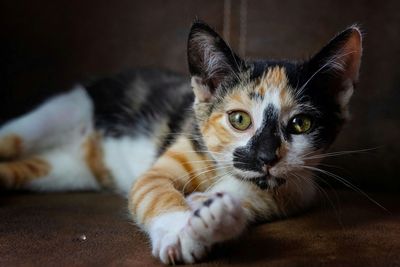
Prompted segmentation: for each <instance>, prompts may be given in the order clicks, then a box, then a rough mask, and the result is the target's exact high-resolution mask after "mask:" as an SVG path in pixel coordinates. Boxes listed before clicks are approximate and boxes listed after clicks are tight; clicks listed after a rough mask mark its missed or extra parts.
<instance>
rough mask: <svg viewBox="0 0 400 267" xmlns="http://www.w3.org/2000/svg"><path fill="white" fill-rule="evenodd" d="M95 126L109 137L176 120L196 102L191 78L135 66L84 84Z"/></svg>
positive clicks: (146, 130) (149, 130)
mask: <svg viewBox="0 0 400 267" xmlns="http://www.w3.org/2000/svg"><path fill="white" fill-rule="evenodd" d="M85 88H86V90H87V92H88V94H89V96H90V98H91V99H92V101H93V105H94V120H95V127H96V128H97V129H99V130H100V131H102V132H103V133H104V134H105V135H108V136H123V135H130V136H133V135H136V134H138V133H140V134H142V133H146V134H151V135H152V134H153V133H154V131H155V130H156V129H155V127H157V126H159V125H160V123H167V124H168V123H170V124H171V122H172V121H174V123H175V124H176V123H177V119H179V118H178V117H179V114H182V113H185V112H186V111H187V109H188V108H190V107H191V104H192V102H193V98H194V97H193V93H192V90H191V88H190V84H189V80H188V79H187V78H185V77H184V76H181V75H179V74H177V73H174V72H171V71H166V70H160V69H135V70H129V71H125V72H122V73H120V74H117V75H114V76H110V77H106V78H102V79H97V80H95V81H94V82H90V83H88V84H86V85H85Z"/></svg>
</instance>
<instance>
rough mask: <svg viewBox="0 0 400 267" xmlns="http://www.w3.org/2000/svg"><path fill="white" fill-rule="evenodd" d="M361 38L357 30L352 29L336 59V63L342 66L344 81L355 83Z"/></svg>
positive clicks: (359, 60)
mask: <svg viewBox="0 0 400 267" xmlns="http://www.w3.org/2000/svg"><path fill="white" fill-rule="evenodd" d="M361 54H362V38H361V32H360V31H359V30H358V29H357V28H352V32H351V35H350V36H349V38H348V39H347V40H346V41H345V43H344V45H343V47H342V49H340V52H339V53H338V55H336V57H337V58H338V61H339V62H338V63H339V64H340V65H342V66H343V75H344V78H345V80H351V81H352V82H355V81H357V79H358V72H359V69H360V64H361Z"/></svg>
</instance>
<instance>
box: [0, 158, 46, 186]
mask: <svg viewBox="0 0 400 267" xmlns="http://www.w3.org/2000/svg"><path fill="white" fill-rule="evenodd" d="M50 169H51V168H50V165H49V164H48V163H47V162H46V161H44V160H43V159H40V158H37V157H33V158H28V159H22V160H18V161H11V162H3V163H0V182H1V183H2V184H4V185H5V186H7V187H11V188H19V187H21V186H22V185H24V184H26V183H27V182H29V181H32V180H33V179H35V178H40V177H43V176H46V175H47V174H48V173H49V172H50Z"/></svg>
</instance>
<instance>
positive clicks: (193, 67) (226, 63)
mask: <svg viewBox="0 0 400 267" xmlns="http://www.w3.org/2000/svg"><path fill="white" fill-rule="evenodd" d="M187 53H188V63H189V71H190V74H191V76H192V86H193V90H194V93H195V95H196V99H197V101H200V102H208V101H209V100H210V99H211V98H212V96H213V95H214V93H215V91H216V90H217V88H218V87H219V86H220V85H221V84H222V83H223V82H224V81H227V80H228V79H232V78H234V77H237V73H238V72H239V71H240V69H241V68H242V67H243V65H244V64H243V61H242V60H241V59H240V58H239V57H238V56H237V55H236V54H235V53H234V52H233V51H232V50H231V49H230V48H229V46H228V45H227V44H226V43H225V41H224V40H223V39H222V38H221V37H220V36H219V35H218V34H217V33H216V32H215V31H214V30H213V29H211V28H210V27H209V26H208V25H207V24H205V23H202V22H195V23H194V24H193V25H192V28H191V30H190V33H189V39H188V48H187Z"/></svg>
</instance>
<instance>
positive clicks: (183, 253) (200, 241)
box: [148, 193, 247, 264]
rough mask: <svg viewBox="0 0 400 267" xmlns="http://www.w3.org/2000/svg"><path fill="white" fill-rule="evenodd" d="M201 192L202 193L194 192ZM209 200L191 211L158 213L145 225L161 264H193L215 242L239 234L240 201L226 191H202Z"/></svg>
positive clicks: (242, 220)
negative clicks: (159, 214)
mask: <svg viewBox="0 0 400 267" xmlns="http://www.w3.org/2000/svg"><path fill="white" fill-rule="evenodd" d="M197 194H202V193H197ZM203 194H205V196H207V197H208V199H209V200H211V203H210V204H209V205H207V206H206V205H194V206H200V208H199V210H198V211H197V214H195V213H193V212H172V213H167V214H164V215H161V216H158V217H157V218H155V219H154V220H153V222H152V223H151V224H150V227H149V229H148V230H149V233H150V238H151V241H152V247H153V255H154V256H155V257H158V258H159V259H160V260H161V261H162V262H163V263H165V264H173V263H175V262H183V263H194V262H196V261H197V260H199V259H202V258H203V257H204V256H205V255H206V253H207V252H208V250H209V248H210V247H211V246H212V245H213V244H215V243H217V242H222V241H226V240H229V239H232V238H235V237H237V236H239V235H240V234H241V233H242V232H243V231H244V229H245V226H246V222H247V221H246V217H245V214H244V210H243V208H242V207H241V205H240V201H239V200H238V199H237V198H236V197H233V196H232V195H231V194H228V193H219V194H214V193H208V194H206V193H203Z"/></svg>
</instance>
